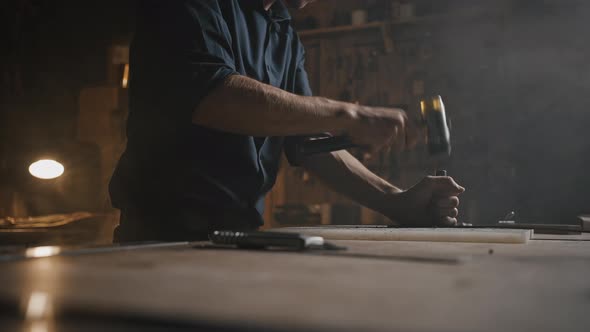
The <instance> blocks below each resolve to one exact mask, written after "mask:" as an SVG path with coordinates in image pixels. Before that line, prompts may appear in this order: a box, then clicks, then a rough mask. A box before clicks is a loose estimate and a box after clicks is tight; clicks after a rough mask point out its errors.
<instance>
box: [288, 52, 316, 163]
mask: <svg viewBox="0 0 590 332" xmlns="http://www.w3.org/2000/svg"><path fill="white" fill-rule="evenodd" d="M294 92H295V94H298V95H301V96H311V95H313V93H312V91H311V87H310V86H309V79H308V77H307V72H306V71H305V54H304V53H303V52H302V53H301V56H300V59H299V61H298V65H297V70H296V72H295V86H294ZM305 138H306V137H305V136H288V137H285V141H284V143H283V146H284V148H285V156H286V157H287V161H288V162H289V164H290V165H291V166H300V165H299V164H300V162H301V161H300V160H298V158H297V154H296V149H297V144H298V143H299V142H301V141H303V140H304V139H305Z"/></svg>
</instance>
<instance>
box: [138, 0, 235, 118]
mask: <svg viewBox="0 0 590 332" xmlns="http://www.w3.org/2000/svg"><path fill="white" fill-rule="evenodd" d="M140 6H141V9H140V10H141V11H142V13H140V18H139V20H140V22H138V23H139V24H138V31H137V32H136V38H135V40H136V41H135V45H133V46H132V57H133V56H134V55H133V53H134V51H133V48H135V53H136V56H135V59H136V61H135V64H136V65H137V66H136V68H134V67H133V66H132V81H131V85H132V86H133V84H135V82H134V81H137V84H138V85H140V86H143V87H146V88H148V89H149V90H151V91H154V93H155V94H157V97H156V96H154V97H153V98H150V99H151V100H152V101H153V102H155V103H158V104H159V105H158V106H163V107H159V109H167V110H169V112H167V113H168V114H166V116H167V117H168V118H169V119H170V118H174V119H176V120H178V119H180V120H181V121H183V122H186V121H190V119H191V117H192V112H193V111H194V110H195V108H196V107H197V105H198V104H199V102H200V101H201V100H202V99H203V97H205V96H206V95H207V94H208V93H209V92H210V91H211V89H213V88H214V87H215V86H216V85H218V84H219V83H221V82H222V81H223V80H225V78H227V77H228V76H230V75H234V74H238V72H237V71H236V65H235V60H234V59H235V58H234V54H233V52H232V48H231V45H232V38H231V34H230V32H229V29H228V27H227V24H226V22H225V20H224V18H223V16H222V13H221V10H220V8H219V3H218V1H212V0H184V1H145V0H144V1H142V4H141V5H140ZM132 61H133V58H132ZM135 69H137V72H138V73H137V75H133V71H134V70H135ZM134 76H135V77H134ZM142 92H143V93H145V92H146V90H142Z"/></svg>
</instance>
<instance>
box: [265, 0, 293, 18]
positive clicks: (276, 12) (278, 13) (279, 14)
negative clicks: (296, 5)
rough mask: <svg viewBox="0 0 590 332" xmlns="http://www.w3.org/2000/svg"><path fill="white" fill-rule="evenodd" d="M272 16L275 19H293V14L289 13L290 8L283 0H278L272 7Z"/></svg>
mask: <svg viewBox="0 0 590 332" xmlns="http://www.w3.org/2000/svg"><path fill="white" fill-rule="evenodd" d="M269 14H270V17H271V18H272V19H274V20H275V21H288V20H291V14H289V9H287V6H285V4H284V3H283V0H277V1H275V3H274V4H273V5H272V6H271V7H270V12H269Z"/></svg>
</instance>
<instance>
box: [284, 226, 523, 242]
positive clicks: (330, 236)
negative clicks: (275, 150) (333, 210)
mask: <svg viewBox="0 0 590 332" xmlns="http://www.w3.org/2000/svg"><path fill="white" fill-rule="evenodd" d="M275 231H281V232H293V233H302V234H306V235H315V236H322V237H324V238H325V239H327V240H368V241H429V242H473V243H522V244H525V243H527V242H528V241H529V240H530V239H531V234H532V232H531V230H523V229H493V228H477V229H475V228H474V229H466V228H375V227H354V228H352V227H337V226H334V227H329V226H328V227H285V228H278V229H275Z"/></svg>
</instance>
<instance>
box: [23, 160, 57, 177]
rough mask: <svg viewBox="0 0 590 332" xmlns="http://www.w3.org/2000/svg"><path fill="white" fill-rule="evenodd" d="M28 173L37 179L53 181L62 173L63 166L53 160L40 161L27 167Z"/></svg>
mask: <svg viewBox="0 0 590 332" xmlns="http://www.w3.org/2000/svg"><path fill="white" fill-rule="evenodd" d="M29 173H31V175H32V176H34V177H36V178H39V179H44V180H49V179H55V178H58V177H60V176H61V175H62V174H63V173H64V166H63V165H62V164H60V163H59V162H57V161H55V160H51V159H41V160H38V161H36V162H34V163H32V164H31V166H29Z"/></svg>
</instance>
